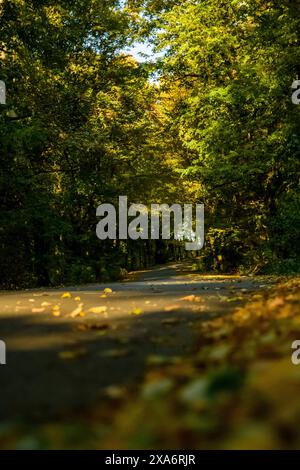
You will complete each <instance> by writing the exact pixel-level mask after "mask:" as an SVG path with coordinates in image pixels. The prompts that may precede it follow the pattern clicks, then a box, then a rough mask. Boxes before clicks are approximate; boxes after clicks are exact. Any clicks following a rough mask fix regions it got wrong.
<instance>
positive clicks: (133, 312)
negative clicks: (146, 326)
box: [131, 308, 143, 315]
mask: <svg viewBox="0 0 300 470" xmlns="http://www.w3.org/2000/svg"><path fill="white" fill-rule="evenodd" d="M142 313H143V311H142V309H141V308H135V309H133V310H132V312H131V314H132V315H141V314H142Z"/></svg>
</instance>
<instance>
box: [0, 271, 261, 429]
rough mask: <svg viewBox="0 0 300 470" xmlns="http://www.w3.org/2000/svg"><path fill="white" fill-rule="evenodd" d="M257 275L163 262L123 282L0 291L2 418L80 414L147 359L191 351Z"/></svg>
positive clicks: (255, 284)
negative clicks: (205, 272) (212, 272)
mask: <svg viewBox="0 0 300 470" xmlns="http://www.w3.org/2000/svg"><path fill="white" fill-rule="evenodd" d="M260 282H261V281H259V280H257V279H255V278H247V277H242V278H241V277H234V276H202V275H200V274H196V273H192V272H191V271H189V265H188V264H170V265H167V266H163V267H159V268H155V269H153V270H150V271H147V272H142V273H139V274H138V275H135V276H134V278H133V280H129V281H124V282H117V283H111V284H97V285H89V286H85V287H73V288H64V289H49V290H32V291H22V292H14V293H11V292H5V293H3V292H2V293H1V295H0V339H2V340H4V341H5V343H6V348H7V349H6V360H7V364H6V365H1V366H0V383H1V395H0V396H1V399H0V416H1V421H2V420H4V421H5V420H13V421H14V420H18V419H21V420H26V421H28V420H30V421H31V422H34V420H37V421H40V420H43V419H58V418H63V417H64V416H66V415H69V416H70V415H74V414H75V415H77V414H81V413H83V412H84V409H85V408H88V407H90V406H92V405H93V403H98V404H99V401H100V400H101V397H102V396H103V393H104V392H105V390H107V387H111V386H122V385H124V384H131V385H133V386H134V385H135V384H138V383H139V382H140V381H141V379H142V378H143V375H144V373H145V370H146V367H147V363H148V362H149V361H150V362H151V361H152V362H153V361H154V362H155V360H159V358H160V357H170V358H176V357H178V356H180V357H182V356H184V355H185V354H189V353H191V352H192V351H193V348H195V334H196V329H197V324H198V322H199V321H203V320H207V319H208V318H213V317H215V316H219V315H226V314H227V313H228V312H229V311H232V309H233V308H234V307H236V306H237V305H240V304H242V303H243V300H242V299H243V297H244V296H246V295H247V294H248V293H249V292H251V291H253V290H257V289H258V288H259V283H260ZM107 288H110V289H111V290H112V292H107V293H106V294H105V293H104V289H107ZM226 299H232V302H228V301H226ZM76 312H77V313H76Z"/></svg>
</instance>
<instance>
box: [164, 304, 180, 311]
mask: <svg viewBox="0 0 300 470" xmlns="http://www.w3.org/2000/svg"><path fill="white" fill-rule="evenodd" d="M179 308H180V306H179V305H175V304H174V305H167V306H166V307H165V308H164V311H165V312H174V311H175V310H179Z"/></svg>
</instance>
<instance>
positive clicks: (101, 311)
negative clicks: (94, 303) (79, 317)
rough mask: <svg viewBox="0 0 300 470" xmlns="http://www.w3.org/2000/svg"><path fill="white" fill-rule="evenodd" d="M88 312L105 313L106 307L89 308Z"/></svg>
mask: <svg viewBox="0 0 300 470" xmlns="http://www.w3.org/2000/svg"><path fill="white" fill-rule="evenodd" d="M88 312H91V313H105V312H107V307H105V306H104V307H92V308H89V310H88Z"/></svg>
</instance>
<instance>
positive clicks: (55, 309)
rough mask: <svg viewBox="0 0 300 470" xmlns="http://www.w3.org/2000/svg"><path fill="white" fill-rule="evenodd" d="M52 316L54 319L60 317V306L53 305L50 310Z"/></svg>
mask: <svg viewBox="0 0 300 470" xmlns="http://www.w3.org/2000/svg"><path fill="white" fill-rule="evenodd" d="M52 315H53V316H54V317H59V316H60V306H59V305H54V307H53V308H52Z"/></svg>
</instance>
